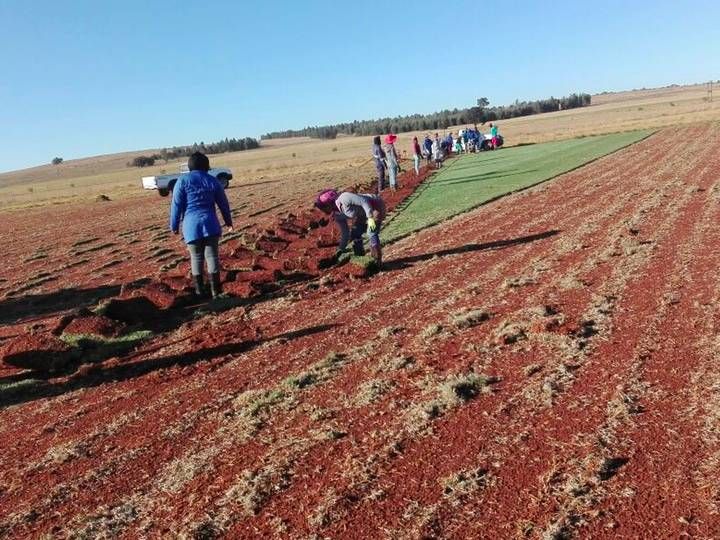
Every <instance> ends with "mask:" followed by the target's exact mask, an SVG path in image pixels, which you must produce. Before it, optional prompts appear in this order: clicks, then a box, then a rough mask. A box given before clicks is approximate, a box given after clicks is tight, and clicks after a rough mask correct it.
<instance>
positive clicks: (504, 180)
mask: <svg viewBox="0 0 720 540" xmlns="http://www.w3.org/2000/svg"><path fill="white" fill-rule="evenodd" d="M652 133H653V131H649V130H642V131H630V132H625V133H613V134H610V135H599V136H594V137H583V138H579V139H570V140H565V141H556V142H549V143H543V144H534V145H528V146H518V147H514V148H505V149H502V150H499V151H496V152H482V153H480V154H470V155H465V156H461V157H460V158H458V159H457V160H456V161H454V162H452V163H451V164H450V165H449V166H448V167H447V168H446V169H445V170H441V171H440V172H439V173H438V174H436V175H435V176H434V177H432V178H431V179H430V180H428V181H427V182H426V183H425V184H423V185H421V186H419V187H418V191H417V192H416V194H415V195H414V196H413V197H412V198H411V199H410V200H409V201H408V202H407V203H406V204H405V205H403V206H402V207H401V208H400V209H399V210H398V211H397V213H396V214H395V215H393V216H391V218H390V220H389V222H387V223H386V225H385V226H384V227H383V233H382V239H383V243H389V242H394V241H396V240H399V239H400V238H403V237H405V236H408V235H409V234H412V233H414V232H417V231H419V230H421V229H425V228H427V227H430V226H432V225H436V224H438V223H440V222H442V221H444V220H446V219H448V218H451V217H453V216H456V215H458V214H461V213H463V212H467V211H468V210H471V209H473V208H475V207H477V206H480V205H482V204H485V203H487V202H490V201H492V200H495V199H497V198H499V197H501V196H503V195H506V194H508V193H512V192H515V191H519V190H522V189H526V188H528V187H531V186H534V185H536V184H539V183H541V182H545V181H547V180H550V179H551V178H554V177H556V176H558V175H560V174H563V173H566V172H568V171H571V170H573V169H576V168H578V167H581V166H582V165H585V164H587V163H589V162H591V161H593V160H596V159H598V158H600V157H602V156H605V155H607V154H610V153H612V152H615V151H617V150H619V149H620V148H623V147H625V146H628V145H630V144H633V143H636V142H638V141H640V140H641V139H644V138H646V137H649V136H650V135H652Z"/></svg>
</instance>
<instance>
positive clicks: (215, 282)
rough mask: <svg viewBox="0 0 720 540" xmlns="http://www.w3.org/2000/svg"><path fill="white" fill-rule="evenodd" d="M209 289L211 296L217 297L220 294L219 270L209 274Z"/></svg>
mask: <svg viewBox="0 0 720 540" xmlns="http://www.w3.org/2000/svg"><path fill="white" fill-rule="evenodd" d="M210 291H211V292H212V297H213V298H217V297H218V296H220V295H221V294H222V283H220V272H215V273H214V274H210Z"/></svg>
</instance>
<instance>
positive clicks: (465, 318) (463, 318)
mask: <svg viewBox="0 0 720 540" xmlns="http://www.w3.org/2000/svg"><path fill="white" fill-rule="evenodd" d="M489 319H490V313H488V312H487V311H485V310H482V309H472V310H470V311H465V312H461V313H455V314H454V315H453V316H452V323H453V325H454V326H455V327H456V328H470V327H472V326H477V325H478V324H480V323H482V322H485V321H487V320H489Z"/></svg>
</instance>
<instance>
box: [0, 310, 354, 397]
mask: <svg viewBox="0 0 720 540" xmlns="http://www.w3.org/2000/svg"><path fill="white" fill-rule="evenodd" d="M337 326H340V325H339V324H323V325H318V326H310V327H308V328H301V329H299V330H293V331H291V332H284V333H282V334H278V335H276V336H271V337H267V338H263V339H254V340H252V339H251V340H247V341H237V342H233V343H223V344H222V345H217V346H215V347H208V348H205V349H200V350H197V351H190V352H183V353H178V354H174V355H170V356H164V357H160V358H149V359H146V360H141V361H137V362H134V361H132V360H130V361H125V362H122V363H120V364H116V365H113V366H110V367H103V366H102V364H98V365H97V366H95V367H94V368H93V369H92V370H90V372H89V373H88V374H86V375H77V374H76V375H72V376H70V377H68V378H67V379H64V380H62V381H61V382H57V383H52V382H47V381H43V380H36V379H37V378H38V377H40V376H41V374H39V373H37V372H25V373H20V374H17V375H11V376H10V377H5V378H2V379H0V409H3V408H5V407H9V406H11V405H18V404H21V403H26V402H30V401H34V400H37V399H43V398H49V397H55V396H59V395H61V394H64V393H66V392H72V391H75V390H79V389H81V388H92V387H94V386H99V385H101V384H105V383H109V382H118V381H126V380H129V379H134V378H136V377H142V376H143V375H147V374H148V373H151V372H153V371H157V370H159V369H166V368H171V367H184V366H189V365H192V364H195V363H197V362H202V361H204V360H211V359H213V358H220V357H223V356H228V357H230V356H231V355H236V354H240V353H244V352H248V351H250V350H252V349H254V348H256V347H257V346H258V345H261V344H262V343H265V342H268V341H273V340H277V339H281V340H288V341H289V340H293V339H299V338H301V337H304V336H310V335H313V334H318V333H321V332H325V331H327V330H331V329H333V328H335V327H337ZM165 345H167V343H166V344H165ZM150 352H152V351H151V350H150V351H143V350H141V351H139V352H138V353H135V354H134V355H131V358H132V357H133V356H138V355H139V354H143V353H150ZM230 360H232V358H226V359H224V361H230ZM33 381H34V382H33ZM23 382H25V384H23Z"/></svg>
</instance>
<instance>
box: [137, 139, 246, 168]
mask: <svg viewBox="0 0 720 540" xmlns="http://www.w3.org/2000/svg"><path fill="white" fill-rule="evenodd" d="M259 147H260V142H259V141H258V140H257V139H253V138H252V137H244V138H242V139H228V138H226V139H224V140H222V141H218V142H214V143H208V144H205V143H204V142H200V143H194V144H191V145H188V146H173V147H172V148H163V149H161V150H160V151H159V152H158V153H155V154H151V155H149V156H137V157H135V158H133V159H132V161H130V162H129V163H128V166H129V167H151V166H153V165H155V162H156V161H158V160H161V159H162V160H163V161H165V163H167V162H168V161H169V160H171V159H177V158H181V157H189V156H190V155H191V154H193V153H195V152H202V153H203V154H224V153H225V152H241V151H243V150H252V149H254V148H259Z"/></svg>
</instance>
